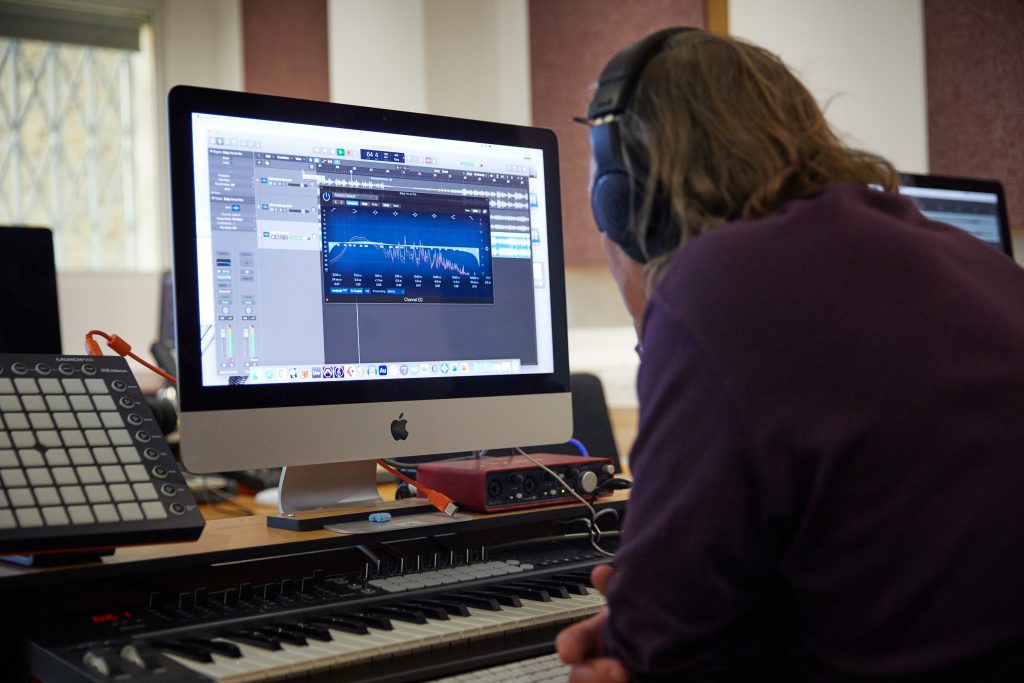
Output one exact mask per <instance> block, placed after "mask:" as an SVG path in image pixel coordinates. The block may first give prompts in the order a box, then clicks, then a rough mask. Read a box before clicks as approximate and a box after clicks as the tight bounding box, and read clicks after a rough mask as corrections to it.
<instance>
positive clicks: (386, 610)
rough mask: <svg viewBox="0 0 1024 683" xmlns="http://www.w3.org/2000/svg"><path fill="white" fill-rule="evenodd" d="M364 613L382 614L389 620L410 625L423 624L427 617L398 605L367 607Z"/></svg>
mask: <svg viewBox="0 0 1024 683" xmlns="http://www.w3.org/2000/svg"><path fill="white" fill-rule="evenodd" d="M366 611H367V612H369V613H370V614H382V615H384V616H386V617H390V618H391V619H398V620H399V621H407V622H409V623H410V624H425V623H427V616H426V615H425V614H423V612H421V611H420V610H418V609H408V608H403V607H400V606H398V605H394V606H388V607H368V608H366Z"/></svg>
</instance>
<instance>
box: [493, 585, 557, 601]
mask: <svg viewBox="0 0 1024 683" xmlns="http://www.w3.org/2000/svg"><path fill="white" fill-rule="evenodd" d="M490 590H491V591H493V592H495V593H504V594H506V595H514V596H516V597H520V598H526V599H527V600H535V601H537V602H551V596H550V595H549V594H548V592H547V591H546V590H543V589H537V588H530V587H529V586H520V585H516V584H501V585H500V586H491V587H490Z"/></svg>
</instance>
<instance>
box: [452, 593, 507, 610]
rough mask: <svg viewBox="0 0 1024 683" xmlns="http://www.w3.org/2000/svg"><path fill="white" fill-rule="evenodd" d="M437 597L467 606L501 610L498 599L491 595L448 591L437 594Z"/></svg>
mask: <svg viewBox="0 0 1024 683" xmlns="http://www.w3.org/2000/svg"><path fill="white" fill-rule="evenodd" d="M438 597H439V598H440V599H441V600H448V601H451V602H455V603H459V604H463V605H466V606H468V607H476V608H478V609H485V610H490V611H491V612H500V611H501V605H500V604H499V603H498V601H497V600H495V599H494V598H493V597H488V596H486V595H476V594H473V593H449V594H446V595H439V596H438Z"/></svg>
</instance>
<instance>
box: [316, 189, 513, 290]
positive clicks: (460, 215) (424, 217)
mask: <svg viewBox="0 0 1024 683" xmlns="http://www.w3.org/2000/svg"><path fill="white" fill-rule="evenodd" d="M337 195H341V197H340V198H338V196H337ZM392 195H393V196H392ZM321 210H322V213H321V215H322V222H323V226H322V227H323V230H322V234H323V239H324V245H323V246H324V248H323V258H324V300H325V301H326V302H328V303H351V302H365V303H474V304H489V303H493V302H494V288H493V282H492V274H491V245H490V225H489V220H488V212H487V202H486V201H485V200H479V199H468V200H467V199H463V198H459V199H452V198H449V197H437V196H436V195H427V196H423V195H419V196H408V195H400V194H399V193H391V192H378V193H375V194H374V195H372V199H350V198H347V197H345V196H344V193H337V194H336V195H335V194H332V193H331V192H325V193H323V194H322V196H321Z"/></svg>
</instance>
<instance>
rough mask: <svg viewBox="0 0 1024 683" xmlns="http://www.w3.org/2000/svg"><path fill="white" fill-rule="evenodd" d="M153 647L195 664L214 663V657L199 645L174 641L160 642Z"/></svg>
mask: <svg viewBox="0 0 1024 683" xmlns="http://www.w3.org/2000/svg"><path fill="white" fill-rule="evenodd" d="M153 647H155V648H156V649H158V650H164V651H166V652H172V653H174V654H176V655H178V656H180V657H184V658H185V659H191V660H192V661H194V662H199V663H201V664H210V663H212V662H213V655H211V654H210V651H209V650H207V649H206V648H205V647H200V646H198V645H190V644H188V643H183V642H180V641H172V640H158V641H156V642H155V643H153Z"/></svg>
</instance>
